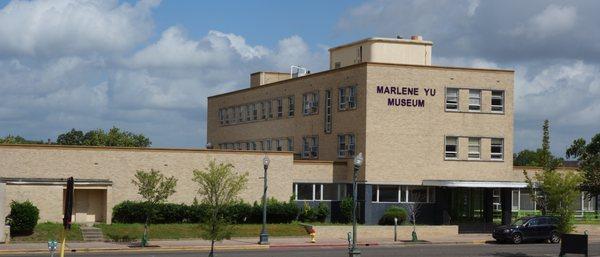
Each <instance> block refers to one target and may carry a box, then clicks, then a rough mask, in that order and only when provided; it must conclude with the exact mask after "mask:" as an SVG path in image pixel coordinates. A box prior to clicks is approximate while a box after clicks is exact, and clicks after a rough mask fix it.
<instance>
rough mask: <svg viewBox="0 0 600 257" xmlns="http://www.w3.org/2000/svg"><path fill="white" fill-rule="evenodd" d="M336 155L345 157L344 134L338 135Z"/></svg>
mask: <svg viewBox="0 0 600 257" xmlns="http://www.w3.org/2000/svg"><path fill="white" fill-rule="evenodd" d="M338 157H340V158H345V157H346V135H338Z"/></svg>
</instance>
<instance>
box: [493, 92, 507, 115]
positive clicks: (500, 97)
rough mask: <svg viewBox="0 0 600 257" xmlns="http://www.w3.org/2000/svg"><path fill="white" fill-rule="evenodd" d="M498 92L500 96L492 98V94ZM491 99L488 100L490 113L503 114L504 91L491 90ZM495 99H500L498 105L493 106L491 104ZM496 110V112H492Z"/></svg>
mask: <svg viewBox="0 0 600 257" xmlns="http://www.w3.org/2000/svg"><path fill="white" fill-rule="evenodd" d="M495 92H496V93H497V92H500V96H494V93H495ZM491 94H492V98H491V100H490V106H491V111H492V112H496V113H503V112H504V90H492V93H491ZM495 99H500V102H501V104H500V105H494V104H493V102H494V100H495ZM494 108H496V110H494Z"/></svg>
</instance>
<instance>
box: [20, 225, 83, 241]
mask: <svg viewBox="0 0 600 257" xmlns="http://www.w3.org/2000/svg"><path fill="white" fill-rule="evenodd" d="M62 229H63V226H62V224H61V223H50V222H47V223H40V224H37V226H35V229H34V230H33V234H31V235H28V236H16V237H12V238H11V240H12V241H14V242H47V241H48V240H50V239H53V240H57V241H59V240H60V235H61V232H62ZM82 240H83V237H82V236H81V230H79V225H77V224H73V225H72V226H71V230H70V231H68V232H67V241H82Z"/></svg>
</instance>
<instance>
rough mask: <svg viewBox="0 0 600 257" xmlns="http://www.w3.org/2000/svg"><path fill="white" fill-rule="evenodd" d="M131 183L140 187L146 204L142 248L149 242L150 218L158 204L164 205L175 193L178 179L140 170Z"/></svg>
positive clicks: (152, 171) (140, 192)
mask: <svg viewBox="0 0 600 257" xmlns="http://www.w3.org/2000/svg"><path fill="white" fill-rule="evenodd" d="M131 183H133V184H134V185H136V186H137V187H138V194H139V195H140V196H142V198H143V199H144V202H145V203H146V208H147V210H146V221H145V222H144V236H143V237H142V247H144V246H146V244H147V242H148V222H149V221H150V216H151V215H152V212H153V211H154V210H155V208H154V207H155V206H156V204H158V203H163V202H165V201H166V200H167V198H169V196H171V195H173V194H174V193H175V186H176V185H177V179H176V178H175V177H174V176H171V177H166V176H165V175H163V174H162V173H160V171H158V170H154V169H151V170H150V171H149V172H146V171H143V170H138V171H137V172H136V173H135V179H132V180H131Z"/></svg>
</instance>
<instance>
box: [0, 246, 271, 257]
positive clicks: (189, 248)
mask: <svg viewBox="0 0 600 257" xmlns="http://www.w3.org/2000/svg"><path fill="white" fill-rule="evenodd" d="M263 249H269V246H268V245H231V246H229V245H220V246H215V250H219V251H236V250H263ZM208 250H210V246H173V247H171V246H164V247H147V248H73V249H68V248H67V249H66V252H83V253H94V252H95V253H102V252H173V251H208ZM18 253H48V249H39V248H38V249H10V250H8V249H7V250H0V255H8V254H18Z"/></svg>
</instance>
